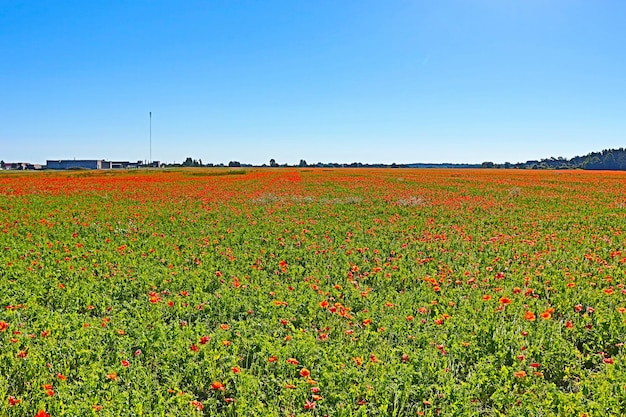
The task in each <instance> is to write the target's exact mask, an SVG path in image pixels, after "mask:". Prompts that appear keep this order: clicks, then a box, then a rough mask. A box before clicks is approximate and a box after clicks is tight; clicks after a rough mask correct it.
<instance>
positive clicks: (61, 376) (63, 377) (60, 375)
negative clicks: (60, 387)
mask: <svg viewBox="0 0 626 417" xmlns="http://www.w3.org/2000/svg"><path fill="white" fill-rule="evenodd" d="M57 378H59V379H60V380H61V381H65V380H67V377H66V376H65V375H63V374H57Z"/></svg>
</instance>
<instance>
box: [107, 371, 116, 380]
mask: <svg viewBox="0 0 626 417" xmlns="http://www.w3.org/2000/svg"><path fill="white" fill-rule="evenodd" d="M107 378H108V379H110V380H111V381H117V373H115V372H111V373H108V374H107Z"/></svg>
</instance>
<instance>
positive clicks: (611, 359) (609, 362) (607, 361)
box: [602, 358, 614, 365]
mask: <svg viewBox="0 0 626 417" xmlns="http://www.w3.org/2000/svg"><path fill="white" fill-rule="evenodd" d="M602 362H604V363H606V364H607V365H613V363H614V362H613V358H604V359H602Z"/></svg>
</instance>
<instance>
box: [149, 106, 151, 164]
mask: <svg viewBox="0 0 626 417" xmlns="http://www.w3.org/2000/svg"><path fill="white" fill-rule="evenodd" d="M149 163H150V165H152V112H150V161H149Z"/></svg>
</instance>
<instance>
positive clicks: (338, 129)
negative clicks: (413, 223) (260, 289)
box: [0, 0, 626, 164]
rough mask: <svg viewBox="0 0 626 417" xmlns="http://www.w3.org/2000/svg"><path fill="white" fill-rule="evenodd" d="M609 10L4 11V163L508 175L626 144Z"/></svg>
mask: <svg viewBox="0 0 626 417" xmlns="http://www.w3.org/2000/svg"><path fill="white" fill-rule="evenodd" d="M625 16H626V2H624V1H622V0H614V1H608V0H436V1H435V0H432V1H430V0H428V1H426V0H424V1H419V0H414V1H408V0H407V1H403V0H385V1H381V0H351V1H348V0H328V1H327V0H315V1H299V0H284V1H282V0H280V1H279V0H263V1H259V0H254V1H252V0H214V1H209V0H207V1H193V0H185V1H181V0H171V1H166V0H132V1H119V0H107V1H95V0H94V1H91V0H63V1H58V0H54V1H52V0H38V1H27V0H23V1H15V0H2V1H1V2H0V159H3V160H5V161H12V162H14V161H30V162H45V160H46V159H72V158H76V159H79V158H89V159H100V158H104V159H112V160H131V161H135V160H147V159H149V157H150V156H149V151H150V148H149V145H150V144H149V139H150V137H149V117H148V112H152V159H153V160H161V161H165V162H173V161H177V162H180V161H182V160H184V159H185V158H186V157H188V156H190V157H193V158H195V159H202V161H203V162H205V163H206V162H214V163H220V162H223V163H228V161H231V160H238V161H240V162H247V163H255V164H261V163H267V162H268V161H269V160H270V158H274V159H276V161H277V162H279V163H290V164H293V163H298V161H299V160H300V159H305V160H306V161H307V162H309V163H315V162H318V161H322V162H347V163H350V162H355V161H360V162H369V163H376V162H383V163H392V162H398V163H400V162H405V163H408V162H471V163H477V162H483V161H494V162H505V161H509V162H521V161H526V160H529V159H540V158H544V157H551V156H564V157H568V158H569V157H572V156H575V155H582V154H586V153H588V152H591V151H598V150H602V149H605V148H615V147H623V146H626V140H625V138H626V76H625V74H626V46H625V44H624V41H625V40H626V25H625V24H624V18H625Z"/></svg>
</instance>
